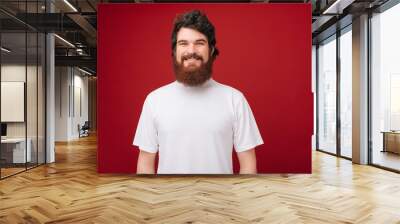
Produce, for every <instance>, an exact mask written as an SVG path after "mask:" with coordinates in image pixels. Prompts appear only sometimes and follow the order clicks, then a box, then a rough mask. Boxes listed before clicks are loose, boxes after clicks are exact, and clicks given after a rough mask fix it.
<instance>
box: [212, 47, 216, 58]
mask: <svg viewBox="0 0 400 224" xmlns="http://www.w3.org/2000/svg"><path fill="white" fill-rule="evenodd" d="M214 51H215V48H214V47H212V48H211V56H214Z"/></svg>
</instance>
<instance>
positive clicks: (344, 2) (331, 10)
mask: <svg viewBox="0 0 400 224" xmlns="http://www.w3.org/2000/svg"><path fill="white" fill-rule="evenodd" d="M353 2H354V0H336V1H335V2H334V3H333V4H332V5H330V6H329V7H328V8H327V9H325V10H324V12H323V13H322V14H324V15H326V14H342V13H343V9H345V8H346V7H347V6H349V5H351V3H353Z"/></svg>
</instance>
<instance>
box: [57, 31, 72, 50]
mask: <svg viewBox="0 0 400 224" xmlns="http://www.w3.org/2000/svg"><path fill="white" fill-rule="evenodd" d="M54 36H55V37H57V38H58V39H60V40H61V41H63V42H64V43H66V44H67V45H69V46H71V47H73V48H75V45H73V44H71V42H69V41H68V40H66V39H64V38H62V37H60V36H58V35H57V34H54Z"/></svg>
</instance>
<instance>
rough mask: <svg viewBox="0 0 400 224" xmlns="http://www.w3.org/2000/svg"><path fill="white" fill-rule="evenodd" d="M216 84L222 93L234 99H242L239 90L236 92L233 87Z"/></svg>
mask: <svg viewBox="0 0 400 224" xmlns="http://www.w3.org/2000/svg"><path fill="white" fill-rule="evenodd" d="M216 84H217V86H218V88H219V89H221V90H222V91H224V92H226V93H228V94H231V95H232V97H234V98H238V97H239V98H240V97H243V93H242V92H241V91H240V90H238V89H236V88H235V87H233V86H230V85H227V84H223V83H219V82H216Z"/></svg>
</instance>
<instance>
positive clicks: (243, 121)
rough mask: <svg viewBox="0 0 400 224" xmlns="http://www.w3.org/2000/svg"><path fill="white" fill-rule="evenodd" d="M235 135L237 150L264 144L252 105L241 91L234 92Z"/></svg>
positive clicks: (241, 150) (234, 141)
mask: <svg viewBox="0 0 400 224" xmlns="http://www.w3.org/2000/svg"><path fill="white" fill-rule="evenodd" d="M234 117H235V119H234V127H233V131H234V136H233V143H234V148H235V151H236V152H243V151H246V150H249V149H252V148H255V147H256V146H258V145H262V144H264V142H263V139H262V137H261V134H260V131H259V130H258V127H257V123H256V120H255V118H254V115H253V112H252V111H251V108H250V105H249V104H248V102H247V100H246V98H245V97H244V95H243V94H242V93H241V92H235V93H234Z"/></svg>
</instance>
